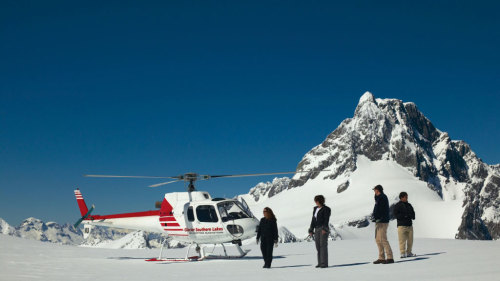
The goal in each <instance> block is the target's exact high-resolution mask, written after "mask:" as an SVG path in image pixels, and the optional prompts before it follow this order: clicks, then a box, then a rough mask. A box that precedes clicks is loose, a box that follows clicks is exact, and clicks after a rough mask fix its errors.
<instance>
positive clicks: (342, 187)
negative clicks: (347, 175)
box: [337, 181, 349, 193]
mask: <svg viewBox="0 0 500 281" xmlns="http://www.w3.org/2000/svg"><path fill="white" fill-rule="evenodd" d="M348 187H349V181H346V182H344V183H343V184H341V185H339V186H338V187H337V193H341V192H343V191H345V190H346V189H347V188H348Z"/></svg>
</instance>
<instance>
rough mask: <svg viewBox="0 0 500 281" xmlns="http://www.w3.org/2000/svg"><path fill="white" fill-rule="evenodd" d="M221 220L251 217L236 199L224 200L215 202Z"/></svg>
mask: <svg viewBox="0 0 500 281" xmlns="http://www.w3.org/2000/svg"><path fill="white" fill-rule="evenodd" d="M217 208H218V209H219V214H220V217H221V220H222V221H223V222H226V221H231V220H239V219H247V218H251V217H252V215H251V214H249V213H248V212H247V211H246V210H245V208H243V206H242V205H241V203H240V202H238V201H225V202H221V203H219V204H217Z"/></svg>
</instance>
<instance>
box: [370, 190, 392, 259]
mask: <svg viewBox="0 0 500 281" xmlns="http://www.w3.org/2000/svg"><path fill="white" fill-rule="evenodd" d="M373 191H374V192H375V207H374V208H373V215H372V221H373V222H375V242H377V247H378V259H377V260H376V261H374V262H373V263H374V264H388V263H394V258H393V256H392V249H391V245H389V241H387V227H389V200H388V199H387V196H386V195H385V194H384V188H383V187H382V186H381V185H377V186H375V187H374V188H373ZM386 255H387V259H386Z"/></svg>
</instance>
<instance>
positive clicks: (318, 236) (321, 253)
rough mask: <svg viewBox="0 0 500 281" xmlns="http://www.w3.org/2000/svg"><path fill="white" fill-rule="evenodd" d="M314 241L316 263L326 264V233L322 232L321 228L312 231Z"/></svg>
mask: <svg viewBox="0 0 500 281" xmlns="http://www.w3.org/2000/svg"><path fill="white" fill-rule="evenodd" d="M314 242H316V250H317V251H318V265H319V266H328V233H325V234H323V233H322V232H321V229H316V231H315V232H314Z"/></svg>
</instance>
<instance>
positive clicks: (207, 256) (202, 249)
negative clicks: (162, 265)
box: [146, 240, 250, 262]
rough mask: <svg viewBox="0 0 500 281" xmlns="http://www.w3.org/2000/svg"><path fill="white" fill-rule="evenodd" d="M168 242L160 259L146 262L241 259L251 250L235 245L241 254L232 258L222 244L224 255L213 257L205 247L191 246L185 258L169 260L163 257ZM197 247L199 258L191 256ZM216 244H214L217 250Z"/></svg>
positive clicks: (161, 252) (161, 251)
mask: <svg viewBox="0 0 500 281" xmlns="http://www.w3.org/2000/svg"><path fill="white" fill-rule="evenodd" d="M165 242H166V240H165V241H164V242H163V243H162V245H161V250H160V256H159V257H158V258H152V259H147V260H146V261H150V262H155V261H157V262H191V261H202V260H205V259H239V258H242V257H244V256H246V255H247V254H248V252H250V250H243V249H241V247H240V246H239V245H238V244H235V246H236V249H237V250H238V252H239V255H236V256H230V255H228V254H227V251H226V247H225V246H224V244H221V246H222V249H224V255H213V254H207V253H205V247H200V246H199V245H198V244H190V245H189V246H188V248H187V251H186V256H185V257H184V258H167V257H163V246H164V245H165ZM193 245H196V252H198V255H197V256H189V250H191V248H192V246H193ZM215 246H216V244H214V248H215Z"/></svg>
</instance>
